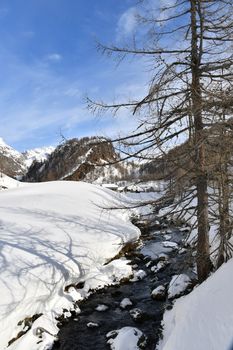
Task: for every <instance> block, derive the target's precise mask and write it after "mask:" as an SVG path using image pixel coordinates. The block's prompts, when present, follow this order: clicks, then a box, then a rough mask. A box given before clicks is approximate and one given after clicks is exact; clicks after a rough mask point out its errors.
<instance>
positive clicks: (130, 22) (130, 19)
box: [117, 7, 137, 38]
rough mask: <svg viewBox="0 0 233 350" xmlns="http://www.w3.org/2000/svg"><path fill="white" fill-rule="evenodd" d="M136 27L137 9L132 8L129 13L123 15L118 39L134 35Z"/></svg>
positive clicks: (119, 22) (120, 20) (118, 26)
mask: <svg viewBox="0 0 233 350" xmlns="http://www.w3.org/2000/svg"><path fill="white" fill-rule="evenodd" d="M136 26H137V19H136V8H135V7H130V8H129V9H128V10H127V11H125V12H124V13H123V14H122V15H121V17H120V19H119V21H118V25H117V36H118V38H120V37H122V36H128V35H130V34H132V33H133V31H134V30H135V28H136Z"/></svg>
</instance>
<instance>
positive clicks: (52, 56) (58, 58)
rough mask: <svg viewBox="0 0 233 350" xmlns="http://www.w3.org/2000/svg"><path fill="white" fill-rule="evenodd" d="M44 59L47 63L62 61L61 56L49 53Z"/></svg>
mask: <svg viewBox="0 0 233 350" xmlns="http://www.w3.org/2000/svg"><path fill="white" fill-rule="evenodd" d="M46 59H47V60H48V61H53V62H59V61H61V60H62V55H60V54H59V53H50V54H49V55H47V56H46Z"/></svg>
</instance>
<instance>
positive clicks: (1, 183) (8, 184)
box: [0, 173, 25, 190]
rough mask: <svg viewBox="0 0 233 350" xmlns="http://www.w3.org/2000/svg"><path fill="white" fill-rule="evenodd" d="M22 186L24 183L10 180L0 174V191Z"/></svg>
mask: <svg viewBox="0 0 233 350" xmlns="http://www.w3.org/2000/svg"><path fill="white" fill-rule="evenodd" d="M23 186H25V184H24V183H22V182H19V181H17V180H15V179H12V178H11V177H9V176H7V175H5V174H3V173H0V190H2V189H10V188H17V187H23Z"/></svg>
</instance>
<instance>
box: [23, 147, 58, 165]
mask: <svg viewBox="0 0 233 350" xmlns="http://www.w3.org/2000/svg"><path fill="white" fill-rule="evenodd" d="M54 150H55V147H52V146H48V147H42V148H34V149H31V150H28V151H25V152H23V156H24V158H25V164H26V167H27V168H29V167H30V166H31V165H32V163H33V162H34V161H37V162H43V161H45V160H46V159H48V157H49V156H50V154H51V153H52V152H53V151H54Z"/></svg>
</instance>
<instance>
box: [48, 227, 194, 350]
mask: <svg viewBox="0 0 233 350" xmlns="http://www.w3.org/2000/svg"><path fill="white" fill-rule="evenodd" d="M160 225H163V224H162V223H160ZM164 226H165V225H164ZM187 231H188V229H187V228H184V227H183V228H177V227H174V226H172V225H171V226H169V225H167V227H166V226H165V227H163V228H162V227H160V228H159V227H150V228H149V229H146V230H142V236H141V242H140V244H139V246H138V247H137V248H135V249H134V250H133V251H130V252H128V253H126V254H125V256H126V258H127V259H129V260H130V261H131V264H132V266H133V269H134V272H135V274H134V276H136V278H134V280H135V281H127V282H124V283H121V284H119V285H114V286H109V287H106V288H104V289H102V290H98V291H96V292H95V293H93V294H92V295H91V296H89V298H88V299H86V300H84V301H82V302H80V303H79V307H80V309H81V313H79V314H77V315H72V317H71V318H69V319H67V320H64V321H62V322H61V323H60V326H59V327H60V331H59V333H58V340H57V341H56V342H55V343H54V346H53V348H52V350H84V349H85V350H86V349H88V350H104V349H110V345H109V344H107V339H106V334H107V333H108V332H110V331H112V330H118V329H121V328H123V327H126V326H128V327H135V328H137V329H139V330H140V331H141V332H142V333H143V335H144V336H143V341H142V342H141V345H140V346H139V349H140V348H141V349H147V350H154V349H155V347H156V344H157V342H158V339H159V336H160V334H161V321H162V318H163V313H164V311H165V310H166V309H169V308H171V307H172V303H173V299H172V298H168V296H167V293H166V295H165V296H164V297H162V298H156V299H155V298H153V297H152V296H151V293H152V291H153V290H154V289H155V288H157V287H158V286H161V285H163V286H165V288H166V289H168V286H169V283H170V281H171V279H172V276H174V275H179V274H186V275H188V276H189V277H190V279H191V280H192V281H194V280H195V274H194V272H193V268H194V260H193V259H194V258H193V256H192V251H191V249H190V248H188V249H185V248H184V247H183V245H184V243H183V242H184V240H185V238H186V236H187V234H188V233H187ZM191 288H192V286H191V284H190V286H188V288H186V290H185V291H183V294H185V293H188V292H189V291H190V290H191ZM126 298H127V299H126ZM158 299H160V300H158ZM123 300H124V301H123ZM122 301H123V302H122ZM96 308H97V310H96ZM145 339H146V341H145ZM122 350H124V349H123V348H122Z"/></svg>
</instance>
